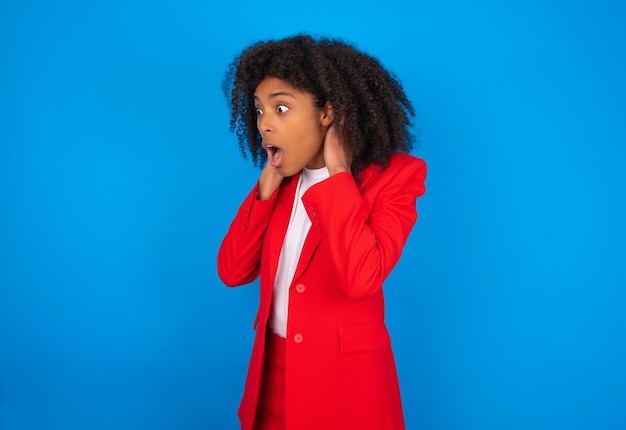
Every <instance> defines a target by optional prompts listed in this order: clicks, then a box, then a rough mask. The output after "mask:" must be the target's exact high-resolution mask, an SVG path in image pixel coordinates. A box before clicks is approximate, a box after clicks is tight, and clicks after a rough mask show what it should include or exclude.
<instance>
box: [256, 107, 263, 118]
mask: <svg viewBox="0 0 626 430" xmlns="http://www.w3.org/2000/svg"><path fill="white" fill-rule="evenodd" d="M259 115H263V111H262V110H261V109H259V108H256V116H259Z"/></svg>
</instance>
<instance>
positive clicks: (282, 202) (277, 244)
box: [265, 173, 300, 286]
mask: <svg viewBox="0 0 626 430" xmlns="http://www.w3.org/2000/svg"><path fill="white" fill-rule="evenodd" d="M299 178H300V174H299V173H297V174H295V175H294V176H292V177H290V178H285V179H284V180H283V184H282V185H281V189H280V190H279V194H278V199H277V201H276V205H275V206H274V213H273V214H272V220H271V222H270V223H269V225H268V229H267V231H266V233H265V234H266V238H267V240H268V245H269V263H270V273H269V275H270V283H269V285H271V286H273V285H274V280H275V279H276V271H277V270H278V259H279V258H280V251H281V250H282V248H283V241H284V240H285V235H286V234H287V227H289V219H290V218H291V211H292V210H293V201H294V198H295V196H296V188H297V186H298V180H299Z"/></svg>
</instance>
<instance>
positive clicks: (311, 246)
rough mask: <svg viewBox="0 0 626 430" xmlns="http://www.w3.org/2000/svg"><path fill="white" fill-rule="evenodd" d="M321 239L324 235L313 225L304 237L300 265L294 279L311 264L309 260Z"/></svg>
mask: <svg viewBox="0 0 626 430" xmlns="http://www.w3.org/2000/svg"><path fill="white" fill-rule="evenodd" d="M321 239H322V235H321V234H320V233H319V232H318V230H317V227H315V226H314V225H311V228H310V229H309V232H308V233H307V235H306V239H304V245H303V246H302V253H301V254H300V259H299V260H298V265H297V266H296V272H295V273H294V274H293V280H294V281H295V280H296V279H298V278H299V277H300V275H301V274H302V272H304V269H306V268H307V266H308V265H309V262H310V261H311V258H312V257H313V254H314V253H315V250H316V249H317V247H318V245H319V244H320V241H321Z"/></svg>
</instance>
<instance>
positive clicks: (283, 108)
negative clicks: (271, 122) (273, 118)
mask: <svg viewBox="0 0 626 430" xmlns="http://www.w3.org/2000/svg"><path fill="white" fill-rule="evenodd" d="M288 111H289V108H288V107H287V106H285V105H278V106H277V107H276V112H278V113H287V112H288Z"/></svg>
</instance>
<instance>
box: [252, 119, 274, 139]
mask: <svg viewBox="0 0 626 430" xmlns="http://www.w3.org/2000/svg"><path fill="white" fill-rule="evenodd" d="M256 127H257V129H258V130H259V133H261V135H263V134H265V133H269V132H271V131H272V126H271V124H270V121H269V118H268V116H267V115H259V116H258V117H257V120H256Z"/></svg>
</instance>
